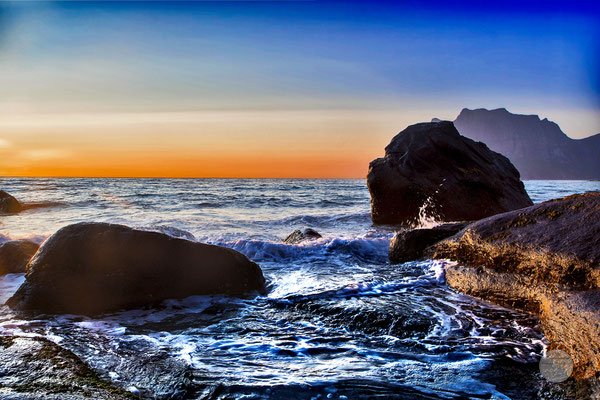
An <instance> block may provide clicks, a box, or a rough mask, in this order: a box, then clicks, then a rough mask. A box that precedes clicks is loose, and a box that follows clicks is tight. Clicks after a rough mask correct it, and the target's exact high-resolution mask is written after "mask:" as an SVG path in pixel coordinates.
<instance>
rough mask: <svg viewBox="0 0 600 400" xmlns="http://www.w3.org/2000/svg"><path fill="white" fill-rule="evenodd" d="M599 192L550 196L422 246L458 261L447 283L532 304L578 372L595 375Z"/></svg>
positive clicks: (599, 342)
mask: <svg viewBox="0 0 600 400" xmlns="http://www.w3.org/2000/svg"><path fill="white" fill-rule="evenodd" d="M599 237H600V193H588V194H582V195H574V196H569V197H566V198H563V199H558V200H551V201H548V202H544V203H541V204H537V205H534V206H532V207H527V208H525V209H522V210H517V211H511V212H507V213H503V214H499V215H495V216H493V217H489V218H486V219H483V220H481V221H477V222H475V223H473V224H470V225H468V226H467V227H466V228H465V229H463V230H462V231H461V232H459V233H458V234H456V235H455V236H453V237H451V238H449V239H447V240H445V241H442V242H440V243H438V244H436V245H434V246H433V247H432V248H430V249H428V250H427V251H426V252H427V253H428V254H429V255H431V256H432V257H433V258H447V259H451V260H455V261H458V263H459V264H458V265H456V266H450V267H448V268H447V269H446V281H447V282H448V285H450V286H451V287H453V288H455V289H457V290H459V291H461V292H463V293H466V294H470V295H473V296H476V297H480V298H483V299H485V300H489V301H493V302H496V303H499V304H502V305H505V306H508V307H513V308H517V309H523V310H528V311H533V312H535V313H538V314H539V315H540V322H541V325H542V327H543V329H544V332H545V334H546V337H547V338H548V339H549V340H550V342H551V344H552V347H553V348H560V349H562V350H564V351H566V352H567V353H568V354H569V355H570V356H571V357H572V358H573V361H574V375H575V376H576V377H577V378H593V377H598V376H600V352H599V351H598V349H600V246H598V238H599Z"/></svg>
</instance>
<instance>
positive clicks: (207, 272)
mask: <svg viewBox="0 0 600 400" xmlns="http://www.w3.org/2000/svg"><path fill="white" fill-rule="evenodd" d="M264 283H265V279H264V277H263V274H262V271H261V269H260V267H259V266H258V265H256V264H255V263H254V262H252V261H250V260H249V259H248V258H247V257H246V256H245V255H243V254H241V253H239V252H237V251H235V250H233V249H229V248H225V247H220V246H214V245H208V244H202V243H197V242H192V241H189V240H185V239H179V238H174V237H172V236H169V235H165V234H162V233H158V232H147V231H140V230H135V229H132V228H129V227H126V226H122V225H113V224H105V223H80V224H75V225H69V226H67V227H65V228H62V229H60V230H59V231H58V232H56V233H55V234H54V235H52V236H51V237H50V238H49V239H48V240H46V242H44V244H43V245H42V247H40V249H39V251H38V252H37V253H36V255H35V256H34V258H33V259H32V260H31V262H30V264H29V265H28V269H27V275H26V280H25V282H24V283H23V285H21V287H20V288H19V289H18V290H17V292H16V293H15V295H14V296H13V297H11V298H10V299H9V300H8V302H7V304H8V305H9V306H10V307H12V308H14V309H17V310H32V311H41V312H46V313H70V314H87V315H92V314H99V313H104V312H110V311H116V310H119V309H128V308H136V307H143V306H147V305H153V304H156V303H159V302H161V301H163V300H165V299H170V298H184V297H188V296H192V295H206V294H231V295H241V294H246V293H250V292H253V291H263V290H264Z"/></svg>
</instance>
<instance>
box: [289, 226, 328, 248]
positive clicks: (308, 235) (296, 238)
mask: <svg viewBox="0 0 600 400" xmlns="http://www.w3.org/2000/svg"><path fill="white" fill-rule="evenodd" d="M321 237H323V236H321V234H320V233H319V232H317V231H315V230H314V229H312V228H306V229H304V230H303V231H301V230H300V229H296V230H295V231H294V232H292V233H290V234H289V236H288V237H286V238H285V240H284V241H283V242H284V243H286V244H297V243H300V242H303V241H305V240H313V239H319V238H321Z"/></svg>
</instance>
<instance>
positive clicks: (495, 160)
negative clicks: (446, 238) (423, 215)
mask: <svg viewBox="0 0 600 400" xmlns="http://www.w3.org/2000/svg"><path fill="white" fill-rule="evenodd" d="M367 185H368V187H369V191H370V192H371V218H372V219H373V222H374V223H376V224H412V223H415V222H416V221H417V220H418V218H419V212H420V211H421V209H422V208H423V207H424V206H427V205H428V207H429V209H428V210H426V211H427V212H428V213H430V214H432V215H435V216H436V218H437V219H439V220H441V221H474V220H478V219H480V218H484V217H487V216H490V215H494V214H497V213H501V212H505V211H509V210H515V209H518V208H522V207H527V206H530V205H531V204H532V202H531V199H530V198H529V196H528V195H527V193H526V192H525V188H524V186H523V182H521V180H520V178H519V172H518V171H517V169H516V168H515V167H514V166H513V165H512V164H511V162H510V161H509V160H508V158H506V157H504V156H503V155H501V154H499V153H495V152H493V151H491V150H490V149H489V148H488V147H487V146H486V145H485V144H483V143H481V142H475V141H473V140H471V139H468V138H466V137H464V136H461V135H460V134H459V133H458V131H457V130H456V128H455V127H454V125H453V124H452V122H449V121H442V122H431V123H420V124H415V125H411V126H409V127H408V128H406V129H405V130H404V131H402V132H400V133H399V134H398V135H396V136H395V137H394V138H393V139H392V141H391V142H390V144H389V145H388V146H387V147H386V148H385V157H383V158H378V159H376V160H374V161H372V162H371V164H370V166H369V173H368V176H367Z"/></svg>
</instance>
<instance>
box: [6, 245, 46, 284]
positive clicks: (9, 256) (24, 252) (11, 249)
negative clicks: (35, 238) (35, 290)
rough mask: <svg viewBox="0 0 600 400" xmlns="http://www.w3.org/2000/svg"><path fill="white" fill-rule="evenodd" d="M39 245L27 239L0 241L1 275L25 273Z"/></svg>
mask: <svg viewBox="0 0 600 400" xmlns="http://www.w3.org/2000/svg"><path fill="white" fill-rule="evenodd" d="M39 247H40V245H39V244H37V243H35V242H32V241H31V240H25V239H21V240H10V241H7V242H4V243H0V275H5V274H15V273H24V272H25V268H26V267H27V263H28V262H29V260H31V257H33V255H34V254H35V252H36V251H37V250H38V248H39Z"/></svg>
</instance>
